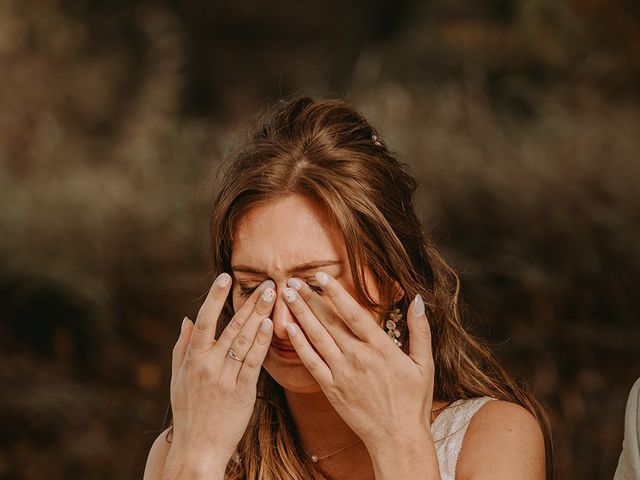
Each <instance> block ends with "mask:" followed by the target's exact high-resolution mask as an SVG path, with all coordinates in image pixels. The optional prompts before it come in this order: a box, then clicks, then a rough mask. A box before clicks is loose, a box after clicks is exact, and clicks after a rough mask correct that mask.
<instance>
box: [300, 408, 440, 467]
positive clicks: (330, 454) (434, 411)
mask: <svg viewBox="0 0 640 480" xmlns="http://www.w3.org/2000/svg"><path fill="white" fill-rule="evenodd" d="M449 405H450V403H449V404H447V405H445V406H444V407H440V408H436V409H435V410H432V411H431V416H433V414H434V413H437V412H440V411H442V410H444V409H445V408H447V407H448V406H449ZM360 441H361V439H360V438H359V439H357V440H356V441H354V442H351V443H350V444H349V445H346V446H344V447H342V448H339V449H338V450H336V451H335V452H331V453H327V454H326V455H322V456H321V457H319V456H318V455H316V454H314V453H309V452H307V450H306V449H305V448H304V447H302V445H300V446H301V447H302V450H304V453H306V454H307V455H308V456H309V457H310V458H311V461H312V462H313V463H318V462H319V461H320V460H324V459H325V458H329V457H331V456H333V455H336V454H338V453H340V452H343V451H344V450H346V449H347V448H349V447H352V446H354V445H355V444H356V443H358V442H360Z"/></svg>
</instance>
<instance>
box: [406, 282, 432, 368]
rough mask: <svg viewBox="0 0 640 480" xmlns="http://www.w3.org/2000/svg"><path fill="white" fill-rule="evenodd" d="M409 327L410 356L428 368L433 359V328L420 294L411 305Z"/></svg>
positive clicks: (408, 316) (408, 319) (408, 318)
mask: <svg viewBox="0 0 640 480" xmlns="http://www.w3.org/2000/svg"><path fill="white" fill-rule="evenodd" d="M407 326H408V327H409V356H410V357H411V359H412V360H413V361H414V362H415V363H417V364H418V365H420V366H421V367H426V366H427V365H428V364H429V362H430V360H432V359H433V354H432V352H431V328H430V327H429V320H428V319H427V316H426V315H425V310H424V301H423V300H422V297H421V296H420V294H419V293H418V294H417V295H416V298H415V299H414V300H413V302H411V303H410V304H409V311H408V312H407Z"/></svg>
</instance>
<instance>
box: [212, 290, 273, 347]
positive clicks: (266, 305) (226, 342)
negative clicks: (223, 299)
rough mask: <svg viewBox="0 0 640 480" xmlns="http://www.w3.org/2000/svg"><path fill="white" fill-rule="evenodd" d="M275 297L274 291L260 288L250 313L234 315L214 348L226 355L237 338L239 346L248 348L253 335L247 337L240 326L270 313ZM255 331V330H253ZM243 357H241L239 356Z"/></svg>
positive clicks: (256, 320)
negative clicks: (258, 295) (260, 290)
mask: <svg viewBox="0 0 640 480" xmlns="http://www.w3.org/2000/svg"><path fill="white" fill-rule="evenodd" d="M275 298H276V291H275V290H274V289H273V288H271V287H267V288H265V289H263V290H262V292H261V294H260V297H258V300H257V302H256V303H255V306H254V308H253V311H252V312H251V313H250V315H248V317H247V316H243V315H234V316H233V318H232V319H231V321H230V322H229V324H228V325H227V326H226V327H225V329H224V330H223V331H222V333H221V334H220V338H218V341H217V342H216V345H215V348H216V350H218V351H219V353H220V354H221V355H227V352H228V351H229V348H231V344H232V343H233V342H234V341H235V340H236V337H238V336H240V337H239V338H238V341H239V342H241V344H242V345H240V346H239V348H241V349H244V348H245V347H246V348H248V347H249V346H250V345H251V343H252V342H253V337H251V338H249V337H248V336H247V334H246V333H243V332H242V327H243V326H244V325H245V323H247V322H250V321H251V320H252V319H253V320H254V322H253V323H257V322H259V321H262V319H263V318H265V317H268V316H269V315H270V314H271V310H272V309H273V303H274V300H275ZM254 333H255V332H254ZM241 358H243V357H241Z"/></svg>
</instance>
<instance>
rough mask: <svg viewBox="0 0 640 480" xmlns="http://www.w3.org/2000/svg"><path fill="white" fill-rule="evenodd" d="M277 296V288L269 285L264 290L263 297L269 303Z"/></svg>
mask: <svg viewBox="0 0 640 480" xmlns="http://www.w3.org/2000/svg"><path fill="white" fill-rule="evenodd" d="M275 296H276V292H275V290H274V289H273V288H271V287H267V288H265V289H264V291H263V292H262V295H261V298H262V300H263V301H265V302H267V303H269V302H271V301H272V300H273V299H274V297H275Z"/></svg>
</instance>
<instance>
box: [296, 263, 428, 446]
mask: <svg viewBox="0 0 640 480" xmlns="http://www.w3.org/2000/svg"><path fill="white" fill-rule="evenodd" d="M316 279H317V281H318V283H320V285H321V286H322V289H323V290H324V292H325V293H324V296H325V297H327V298H328V299H329V300H331V303H333V305H334V306H335V311H334V309H332V308H331V307H330V306H329V304H328V303H327V302H325V300H323V299H322V298H321V297H320V296H319V294H318V293H316V292H314V291H313V290H312V289H311V288H310V287H309V285H307V284H306V283H305V282H303V281H302V280H300V279H297V278H292V279H290V280H289V281H288V284H289V285H290V286H292V287H294V288H286V289H285V291H284V297H285V299H286V300H287V304H288V305H289V308H290V309H291V311H292V312H293V314H294V315H295V316H296V318H297V319H298V321H299V323H300V325H301V326H302V328H303V330H304V333H305V334H306V335H305V334H301V331H300V329H299V328H298V326H297V325H295V324H293V323H291V324H289V325H288V326H287V331H288V335H289V339H290V341H291V343H292V345H293V347H294V348H295V349H296V352H297V353H298V355H299V356H300V359H301V361H302V362H303V364H304V365H305V367H306V368H307V369H308V370H309V372H310V373H311V375H313V377H314V378H315V379H316V381H317V382H318V384H319V385H320V387H321V388H322V390H323V392H324V393H325V395H326V396H327V399H328V400H329V401H330V402H331V403H332V405H333V407H334V408H335V409H336V411H337V412H338V414H339V415H340V416H341V417H342V419H343V420H344V421H345V422H346V423H347V424H348V425H349V427H351V429H352V430H353V431H354V432H355V433H356V434H357V435H358V436H359V437H360V438H361V439H362V441H363V442H364V444H365V445H366V446H367V448H369V449H371V448H374V449H375V448H378V447H380V448H384V447H392V448H393V446H394V443H393V442H394V440H400V439H403V440H405V439H407V438H412V437H411V435H415V438H423V437H424V435H425V433H427V434H430V430H429V425H430V420H431V408H432V404H433V377H434V363H433V355H432V352H431V331H430V328H429V322H428V320H427V317H426V315H425V313H424V303H423V301H422V299H421V298H420V297H419V296H417V297H416V298H415V299H414V300H413V301H412V302H411V304H410V305H409V309H408V312H407V324H408V326H409V355H406V354H405V353H404V352H403V351H402V350H401V349H400V348H399V347H398V346H397V345H396V344H395V342H394V341H393V339H392V338H390V337H389V336H388V335H387V334H386V333H385V331H384V330H383V329H381V328H380V326H379V325H378V323H377V321H376V319H375V318H374V317H373V316H372V314H371V313H370V312H369V311H368V310H366V309H365V308H363V307H362V306H361V305H360V304H359V303H358V302H356V301H355V300H354V298H353V297H352V296H351V295H350V294H349V293H348V292H347V291H346V290H345V289H344V288H343V287H342V285H341V284H340V283H339V282H338V281H337V280H336V279H334V278H333V277H331V276H330V275H327V274H325V273H324V272H319V273H318V274H316ZM336 311H337V313H336ZM309 341H310V342H311V343H309ZM311 344H313V347H315V350H314V348H313V347H312V346H311ZM316 350H317V351H316ZM390 442H392V443H390Z"/></svg>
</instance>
